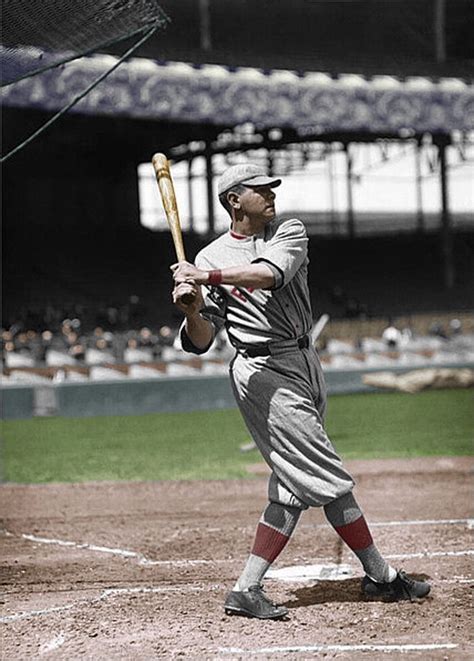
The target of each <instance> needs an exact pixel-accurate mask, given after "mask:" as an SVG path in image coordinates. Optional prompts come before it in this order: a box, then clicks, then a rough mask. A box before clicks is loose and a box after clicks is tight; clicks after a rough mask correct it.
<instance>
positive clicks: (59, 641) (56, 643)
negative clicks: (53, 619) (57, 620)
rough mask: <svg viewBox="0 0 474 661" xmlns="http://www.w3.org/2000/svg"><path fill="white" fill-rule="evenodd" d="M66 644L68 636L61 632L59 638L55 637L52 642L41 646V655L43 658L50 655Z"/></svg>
mask: <svg viewBox="0 0 474 661" xmlns="http://www.w3.org/2000/svg"><path fill="white" fill-rule="evenodd" d="M65 642H66V636H65V635H64V632H63V631H61V632H60V633H59V634H58V635H57V636H54V638H51V640H49V641H47V642H45V643H43V644H42V645H40V648H39V654H40V656H42V655H43V654H49V652H53V651H54V650H57V649H58V648H59V647H61V645H64V643H65Z"/></svg>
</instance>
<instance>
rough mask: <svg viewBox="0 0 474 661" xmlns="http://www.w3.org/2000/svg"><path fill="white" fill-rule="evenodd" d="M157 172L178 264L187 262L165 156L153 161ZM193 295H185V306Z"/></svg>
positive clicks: (156, 157) (160, 155)
mask: <svg viewBox="0 0 474 661" xmlns="http://www.w3.org/2000/svg"><path fill="white" fill-rule="evenodd" d="M151 162H152V163H153V168H154V170H155V175H156V181H157V183H158V188H159V189H160V195H161V201H162V202H163V207H164V210H165V214H166V219H167V221H168V225H169V228H170V231H171V236H172V237H173V244H174V248H175V251H176V257H177V258H178V262H185V261H186V255H185V252H184V244H183V234H182V232H181V223H180V220H179V212H178V203H177V201H176V194H175V192H174V186H173V179H172V177H171V171H170V164H169V161H168V159H167V158H166V156H165V155H164V154H155V155H154V156H153V158H152V159H151ZM194 298H195V296H194V295H193V294H184V295H183V296H182V297H181V300H182V302H183V303H184V304H185V305H189V304H190V303H192V302H193V301H194Z"/></svg>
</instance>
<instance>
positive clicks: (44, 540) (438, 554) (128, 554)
mask: <svg viewBox="0 0 474 661" xmlns="http://www.w3.org/2000/svg"><path fill="white" fill-rule="evenodd" d="M20 537H22V538H23V539H27V540H29V541H31V542H35V543H37V544H52V545H57V546H64V547H69V548H76V549H80V550H86V551H93V552H95V553H106V554H109V555H117V556H120V557H123V558H133V559H135V560H138V562H139V564H140V565H145V566H164V567H189V566H198V565H215V564H231V563H234V562H240V558H225V559H214V560H205V559H200V558H196V559H185V560H151V559H150V558H147V557H146V556H144V555H143V554H142V553H138V552H136V551H130V550H128V549H120V548H110V547H107V546H97V545H95V544H86V543H80V542H72V541H67V540H62V539H51V538H49V537H37V536H36V535H29V534H26V533H24V534H22V535H20ZM470 555H474V550H471V549H464V550H461V551H420V552H418V553H397V554H393V555H386V556H385V557H386V558H387V560H411V559H416V558H442V557H462V556H470Z"/></svg>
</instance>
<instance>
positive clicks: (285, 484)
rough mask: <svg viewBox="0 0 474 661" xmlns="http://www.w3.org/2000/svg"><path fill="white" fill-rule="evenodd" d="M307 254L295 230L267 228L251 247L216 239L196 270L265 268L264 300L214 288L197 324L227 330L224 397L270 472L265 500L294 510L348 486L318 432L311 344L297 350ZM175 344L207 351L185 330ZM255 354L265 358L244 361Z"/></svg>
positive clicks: (317, 380) (318, 381)
mask: <svg viewBox="0 0 474 661" xmlns="http://www.w3.org/2000/svg"><path fill="white" fill-rule="evenodd" d="M307 248H308V237H307V234H306V230H305V227H304V225H303V223H301V221H299V220H297V219H291V220H277V219H275V220H273V221H272V222H271V223H269V225H267V227H266V228H265V230H264V232H262V233H261V234H257V235H254V236H251V237H246V236H245V237H243V236H240V235H238V234H235V233H234V232H232V231H230V232H227V233H226V234H223V235H222V236H220V237H219V238H217V239H216V240H215V241H213V242H212V243H210V244H209V245H208V246H206V247H205V248H204V249H203V250H201V252H200V253H199V254H198V255H197V257H196V261H195V263H196V266H197V267H198V268H200V269H204V270H212V269H219V268H220V269H222V268H226V267H229V266H241V265H244V264H250V263H255V262H264V263H265V264H268V266H269V267H270V268H271V269H272V271H273V273H274V276H275V285H274V287H273V288H272V289H269V290H264V289H252V288H243V287H233V286H231V285H219V286H218V287H212V288H211V289H210V291H209V292H208V293H207V294H206V295H205V304H204V307H203V309H202V310H201V314H202V315H203V317H205V318H206V319H208V320H209V321H210V322H211V323H212V324H213V326H214V328H215V329H216V331H217V330H218V329H220V328H221V327H222V326H223V325H225V327H226V330H227V333H228V336H229V340H230V342H231V343H232V344H233V345H234V346H235V348H236V349H237V351H236V355H235V357H234V359H233V360H232V362H231V364H230V377H231V382H232V387H233V391H234V395H235V398H236V401H237V404H238V406H239V409H240V411H241V413H242V415H243V418H244V420H245V423H246V425H247V427H248V429H249V431H250V433H251V435H252V437H253V439H254V441H255V443H256V444H257V446H258V448H259V450H260V452H261V453H262V456H263V457H264V459H265V461H266V462H267V463H268V465H269V466H270V468H271V469H272V475H271V478H270V483H269V498H270V500H272V501H275V502H280V503H282V504H284V505H290V506H293V507H299V508H301V509H305V508H307V507H309V506H321V505H325V504H326V503H328V502H330V501H331V500H334V499H335V498H338V497H340V496H342V495H343V494H344V493H347V492H348V491H350V490H351V489H352V487H353V486H354V482H353V480H352V478H351V476H350V475H349V474H348V473H347V472H346V471H345V470H344V468H343V466H342V462H341V459H340V458H339V456H338V455H337V453H336V451H335V449H334V447H333V445H332V443H331V441H330V440H329V438H328V436H327V434H326V432H325V429H324V423H323V421H324V413H325V408H326V387H325V384H324V377H323V373H322V369H321V364H320V362H319V358H318V355H317V353H316V351H315V349H314V347H313V346H312V345H311V343H310V342H309V343H308V342H306V344H305V343H304V342H301V339H302V338H305V336H306V337H307V336H308V333H309V331H310V329H311V325H312V314H311V303H310V296H309V290H308V282H307V266H308V255H307ZM298 340H300V341H299V342H298ZM181 341H182V346H183V349H184V350H185V351H191V352H193V353H204V352H205V351H206V350H207V349H204V350H199V349H197V348H196V347H194V345H193V344H192V342H191V341H190V340H189V338H188V337H187V335H186V332H185V330H184V324H183V326H182V329H181ZM262 347H264V348H265V350H268V355H258V356H252V355H249V354H248V353H247V352H246V350H248V351H249V353H250V354H251V353H252V351H251V349H252V348H253V349H255V348H257V349H259V348H262Z"/></svg>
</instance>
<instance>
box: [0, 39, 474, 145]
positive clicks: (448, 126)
mask: <svg viewBox="0 0 474 661" xmlns="http://www.w3.org/2000/svg"><path fill="white" fill-rule="evenodd" d="M28 50H31V53H30V55H28ZM5 52H6V51H5V50H4V51H3V54H2V53H0V54H2V55H3V57H5ZM8 55H9V57H11V51H10V52H9V53H8ZM21 57H22V58H23V60H25V58H26V59H27V58H28V57H38V49H22V51H21ZM41 57H42V58H43V60H45V61H47V59H48V54H47V53H41ZM50 57H51V56H50ZM115 62H117V58H115V57H114V56H112V55H99V54H96V55H92V56H89V57H83V58H80V59H77V60H73V61H71V62H68V63H66V64H63V65H60V66H59V67H58V68H54V69H50V70H48V71H45V72H44V73H42V74H39V75H37V76H34V77H32V78H26V79H24V80H21V81H19V82H17V83H14V84H11V85H8V86H6V87H4V88H3V90H2V102H3V103H4V104H5V105H6V106H10V107H23V108H25V107H27V108H38V109H41V110H46V111H57V110H60V109H61V108H62V107H64V106H65V105H66V104H67V103H68V102H69V101H70V100H71V98H72V97H74V95H76V94H78V93H79V92H81V91H82V90H84V89H85V88H86V87H87V85H89V84H91V83H92V82H93V80H94V79H95V78H96V77H98V76H99V75H100V74H102V73H104V72H105V71H106V70H107V69H108V68H110V67H111V66H112V65H113V64H114V63H115ZM71 112H75V113H82V114H90V115H114V116H124V117H132V118H137V119H155V120H157V121H159V120H166V121H177V122H188V123H194V124H200V123H201V124H213V125H216V126H222V127H226V126H235V125H240V124H243V123H246V122H251V123H252V124H254V125H255V127H256V128H257V129H259V130H262V129H265V128H271V127H280V128H293V129H295V130H296V131H297V132H298V133H299V134H300V135H302V136H305V135H310V134H318V133H325V132H341V131H344V132H346V131H347V132H368V133H381V132H400V131H402V132H403V131H414V132H425V131H426V132H432V133H439V132H443V133H444V132H449V131H453V130H459V131H472V130H474V86H473V85H472V84H469V83H468V82H466V81H464V80H462V79H458V78H445V79H440V80H438V81H433V80H431V79H429V78H423V77H410V78H407V79H405V80H400V79H398V78H395V77H393V76H383V75H379V76H373V77H371V78H364V77H363V76H358V75H355V74H341V75H340V76H339V77H337V78H333V77H331V76H329V75H328V74H326V73H324V72H306V73H299V72H296V71H289V70H272V71H263V70H261V69H252V68H249V67H238V68H229V67H223V66H219V65H215V64H205V65H193V64H188V63H185V62H158V61H153V60H148V59H144V58H134V59H130V60H129V61H127V62H124V63H122V64H121V65H120V67H119V68H118V69H117V70H116V71H114V72H113V73H112V74H111V75H110V76H109V77H107V78H106V79H105V80H104V81H102V82H101V83H100V84H99V85H98V86H97V87H96V88H94V89H93V90H92V91H91V92H90V93H89V94H88V95H87V96H86V97H85V98H84V99H83V100H82V101H80V102H79V103H78V104H77V105H76V106H75V107H74V108H73V109H72V110H71Z"/></svg>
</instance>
